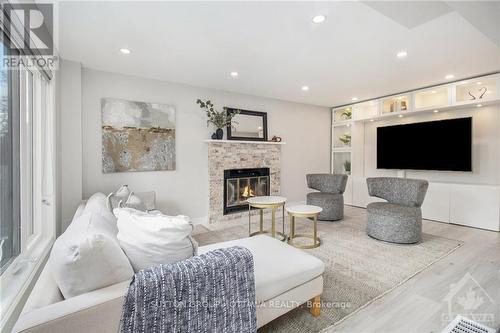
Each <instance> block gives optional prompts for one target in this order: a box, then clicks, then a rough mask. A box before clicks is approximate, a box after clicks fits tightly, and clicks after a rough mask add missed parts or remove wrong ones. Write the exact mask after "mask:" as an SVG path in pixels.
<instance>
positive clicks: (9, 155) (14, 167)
mask: <svg viewBox="0 0 500 333" xmlns="http://www.w3.org/2000/svg"><path fill="white" fill-rule="evenodd" d="M3 40H4V41H7V39H5V38H4V39H3ZM1 52H2V53H1V55H2V57H3V56H6V55H11V54H12V52H11V51H10V50H9V48H8V47H7V46H6V45H5V44H3V43H2V46H1ZM0 91H1V92H0V219H1V220H0V272H3V271H4V270H5V268H6V267H7V266H8V265H9V263H10V262H11V261H12V259H13V258H15V257H16V256H17V255H18V254H19V252H20V249H21V238H20V236H21V235H20V226H21V224H20V223H21V219H20V172H19V167H20V156H19V152H20V148H19V139H20V122H19V115H20V112H19V71H18V70H7V69H4V68H2V69H1V72H0Z"/></svg>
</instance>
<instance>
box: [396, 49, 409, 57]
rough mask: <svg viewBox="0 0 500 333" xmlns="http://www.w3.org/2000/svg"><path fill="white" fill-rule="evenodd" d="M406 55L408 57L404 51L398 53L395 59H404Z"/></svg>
mask: <svg viewBox="0 0 500 333" xmlns="http://www.w3.org/2000/svg"><path fill="white" fill-rule="evenodd" d="M407 55H408V52H406V51H399V52H398V53H397V54H396V57H398V58H405V57H406V56H407Z"/></svg>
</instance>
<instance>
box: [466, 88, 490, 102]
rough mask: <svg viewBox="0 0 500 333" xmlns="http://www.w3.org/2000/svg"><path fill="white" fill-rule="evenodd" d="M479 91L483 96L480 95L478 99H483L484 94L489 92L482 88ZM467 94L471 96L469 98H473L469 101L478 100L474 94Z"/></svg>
mask: <svg viewBox="0 0 500 333" xmlns="http://www.w3.org/2000/svg"><path fill="white" fill-rule="evenodd" d="M478 91H479V93H480V94H481V95H479V97H477V99H481V98H483V96H484V94H486V92H487V91H488V88H486V87H482V88H481V89H479V90H478ZM467 94H469V96H470V97H471V98H470V99H469V100H471V101H473V100H475V99H476V96H475V95H474V94H472V92H470V91H469V92H468V93H467Z"/></svg>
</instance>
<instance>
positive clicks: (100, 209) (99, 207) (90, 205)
mask: <svg viewBox="0 0 500 333" xmlns="http://www.w3.org/2000/svg"><path fill="white" fill-rule="evenodd" d="M106 203H107V197H106V195H105V194H104V193H99V192H98V193H95V194H93V195H92V196H91V197H90V198H89V199H88V200H87V203H86V205H85V209H84V210H83V214H86V213H95V214H100V215H102V217H103V218H104V219H105V222H107V224H108V225H109V226H110V227H111V228H112V230H113V234H114V236H115V237H116V234H117V233H118V228H117V227H116V217H115V216H114V215H113V213H112V212H111V211H110V210H109V209H108V207H107V205H106Z"/></svg>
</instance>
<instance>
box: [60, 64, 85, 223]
mask: <svg viewBox="0 0 500 333" xmlns="http://www.w3.org/2000/svg"><path fill="white" fill-rule="evenodd" d="M59 65H60V70H59V71H58V77H57V78H58V91H57V93H58V108H57V109H58V112H57V113H58V114H57V125H56V126H57V138H58V139H57V151H58V172H57V175H58V177H57V186H58V189H59V195H58V196H60V197H59V198H58V202H59V205H60V207H58V217H59V221H58V230H57V231H58V233H60V232H62V231H64V230H65V229H66V227H67V226H68V225H69V223H70V222H71V218H72V217H73V214H74V213H75V210H76V208H77V207H78V204H79V202H80V201H81V200H82V159H83V153H82V96H81V95H82V87H81V83H82V80H81V71H82V69H81V65H80V64H79V63H76V62H73V61H61V62H60V63H59Z"/></svg>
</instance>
